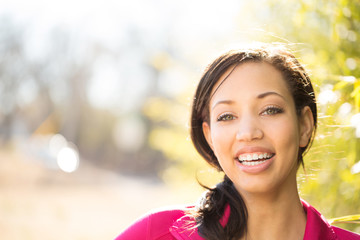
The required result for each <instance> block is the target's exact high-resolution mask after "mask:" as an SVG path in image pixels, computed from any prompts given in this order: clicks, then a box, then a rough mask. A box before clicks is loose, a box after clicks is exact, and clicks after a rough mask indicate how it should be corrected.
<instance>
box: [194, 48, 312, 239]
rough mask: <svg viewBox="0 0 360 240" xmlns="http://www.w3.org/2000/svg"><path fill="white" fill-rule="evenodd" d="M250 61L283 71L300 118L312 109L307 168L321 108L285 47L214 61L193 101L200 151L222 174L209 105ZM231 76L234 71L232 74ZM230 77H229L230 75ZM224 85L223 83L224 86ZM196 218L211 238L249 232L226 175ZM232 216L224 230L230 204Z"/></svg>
mask: <svg viewBox="0 0 360 240" xmlns="http://www.w3.org/2000/svg"><path fill="white" fill-rule="evenodd" d="M246 62H259V63H260V62H266V63H269V64H271V65H272V66H273V67H275V68H276V69H277V70H279V71H280V72H281V73H282V75H283V77H284V79H285V81H286V83H287V86H288V89H289V91H290V92H291V94H292V97H293V99H294V102H295V108H296V111H297V114H298V116H300V115H301V110H302V109H303V108H304V107H305V106H309V107H310V109H311V111H312V114H313V118H314V131H313V134H312V137H311V139H310V141H309V143H308V144H307V146H306V147H300V149H299V155H298V164H299V165H303V166H304V162H303V155H304V154H305V152H306V150H307V149H308V147H309V145H311V143H312V141H313V138H314V134H315V130H316V126H317V109H316V101H315V94H314V89H313V87H312V84H311V82H310V78H309V76H308V74H307V73H306V72H305V69H304V67H303V66H301V64H300V63H299V62H298V60H297V59H296V58H295V57H294V55H293V54H291V53H290V51H289V50H288V49H286V48H285V47H284V46H283V45H277V44H276V45H274V44H266V45H265V44H263V45H261V46H259V47H251V48H246V49H241V50H237V51H230V52H227V53H225V54H223V55H221V56H220V57H218V58H217V59H215V61H213V62H212V63H211V64H210V65H209V66H208V67H207V68H206V69H205V72H204V74H203V76H202V77H201V79H200V82H199V84H198V87H197V89H196V92H195V97H194V99H193V105H192V113H191V138H192V141H193V144H194V146H195V148H196V150H197V151H198V152H199V153H200V155H201V156H202V157H203V158H204V159H205V160H206V161H207V162H208V163H209V164H210V165H212V166H213V167H215V168H216V169H218V170H219V171H222V169H221V167H220V164H219V162H218V160H217V158H216V156H215V154H214V152H213V151H212V149H211V148H210V146H209V144H208V143H207V141H206V139H205V136H204V132H203V129H202V124H203V122H205V121H206V122H209V102H210V99H211V96H212V95H211V94H212V92H213V91H216V89H215V90H214V89H213V88H214V86H215V84H216V83H217V82H218V80H219V79H220V77H221V76H223V74H224V73H225V72H226V71H227V70H229V69H230V68H233V69H235V68H236V67H237V66H238V65H239V64H243V63H246ZM230 74H231V72H230ZM230 74H229V75H230ZM223 81H226V78H225V79H224V80H223ZM220 85H221V83H220ZM207 189H208V192H207V193H206V195H205V197H204V199H203V200H202V202H201V204H200V206H199V209H198V211H197V215H196V221H197V223H198V229H199V232H200V234H201V235H202V236H203V237H204V238H206V239H208V240H212V239H214V240H215V239H229V240H230V239H238V238H240V237H242V236H243V235H244V234H245V232H246V229H247V209H246V206H245V203H244V201H243V199H242V197H241V195H240V193H238V192H237V190H236V189H235V187H234V186H233V183H232V182H231V180H230V179H229V178H228V177H227V176H226V175H225V177H224V181H223V182H221V183H219V184H218V185H217V186H216V187H214V188H207ZM227 204H228V205H229V206H230V209H231V214H230V217H229V221H228V224H226V226H225V227H222V226H221V224H220V222H219V220H220V219H221V217H222V215H223V213H224V209H225V206H226V205H227Z"/></svg>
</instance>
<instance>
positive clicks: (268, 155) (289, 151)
mask: <svg viewBox="0 0 360 240" xmlns="http://www.w3.org/2000/svg"><path fill="white" fill-rule="evenodd" d="M231 70H232V68H230V69H228V71H227V72H225V74H223V76H222V77H221V78H220V79H219V80H218V82H217V84H216V85H215V86H214V88H213V89H217V87H218V86H219V88H218V89H217V90H216V91H215V90H213V92H212V94H213V95H212V98H211V100H210V103H209V121H208V122H204V123H203V131H204V135H205V137H206V140H207V142H208V143H209V145H210V147H211V149H212V150H213V152H214V154H215V156H216V157H217V159H218V161H219V164H220V166H221V168H222V169H223V171H224V172H225V174H226V175H227V176H228V177H229V178H230V179H231V180H232V182H233V183H234V185H235V187H236V189H237V190H238V191H239V192H240V193H243V194H246V193H250V192H253V193H255V192H257V193H264V192H268V191H272V192H273V191H277V190H281V189H283V190H285V191H287V190H289V188H294V187H295V189H296V171H297V168H298V161H297V159H298V151H299V147H304V146H306V144H307V143H308V141H309V139H310V136H311V132H312V125H313V122H312V115H311V110H310V109H309V108H308V107H305V108H304V109H303V111H302V112H301V116H298V115H297V113H296V109H295V104H294V99H293V97H292V95H291V93H290V91H289V89H288V87H287V84H286V82H285V80H284V78H283V76H282V74H281V72H280V71H278V70H277V69H276V68H274V67H273V66H272V65H270V64H268V63H259V62H247V63H242V64H240V65H239V66H237V67H236V68H235V69H234V70H233V71H232V72H231ZM230 72H231V74H230V75H229V76H228V78H227V79H226V80H225V81H224V82H223V83H221V82H222V80H223V79H224V78H225V77H226V76H227V75H228V74H229V73H230ZM220 84H221V85H220Z"/></svg>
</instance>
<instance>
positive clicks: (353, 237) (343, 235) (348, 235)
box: [332, 226, 360, 240]
mask: <svg viewBox="0 0 360 240" xmlns="http://www.w3.org/2000/svg"><path fill="white" fill-rule="evenodd" d="M332 229H333V230H334V232H335V233H336V235H337V237H338V238H339V239H340V240H342V239H344V240H345V239H346V240H360V235H359V234H357V233H353V232H350V231H348V230H345V229H342V228H339V227H335V226H332Z"/></svg>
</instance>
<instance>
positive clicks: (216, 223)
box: [196, 175, 248, 240]
mask: <svg viewBox="0 0 360 240" xmlns="http://www.w3.org/2000/svg"><path fill="white" fill-rule="evenodd" d="M204 187H205V186H204ZM205 188H207V189H208V192H207V193H206V195H205V196H204V198H203V199H202V201H201V203H200V206H199V209H198V211H197V216H196V221H197V224H198V230H199V233H200V235H201V236H202V237H203V238H205V239H207V240H218V239H224V240H233V239H239V238H241V237H242V236H244V235H245V233H246V229H247V217H248V215H247V209H246V206H245V203H244V200H243V199H242V197H241V196H240V194H239V193H238V191H237V190H236V189H235V187H234V184H233V183H232V181H231V180H230V179H229V178H228V177H227V176H226V175H225V177H224V181H222V182H221V183H219V184H217V185H216V187H215V188H208V187H205ZM227 205H228V206H229V207H230V216H229V219H228V221H227V223H226V225H225V226H222V225H221V223H220V220H221V218H222V217H223V215H224V211H225V208H226V206H227Z"/></svg>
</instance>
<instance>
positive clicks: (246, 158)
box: [238, 153, 274, 161]
mask: <svg viewBox="0 0 360 240" xmlns="http://www.w3.org/2000/svg"><path fill="white" fill-rule="evenodd" d="M273 155H274V154H271V153H260V154H257V153H253V154H242V155H240V156H239V158H238V159H239V160H240V161H256V160H261V159H268V158H271V157H272V156H273Z"/></svg>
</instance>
